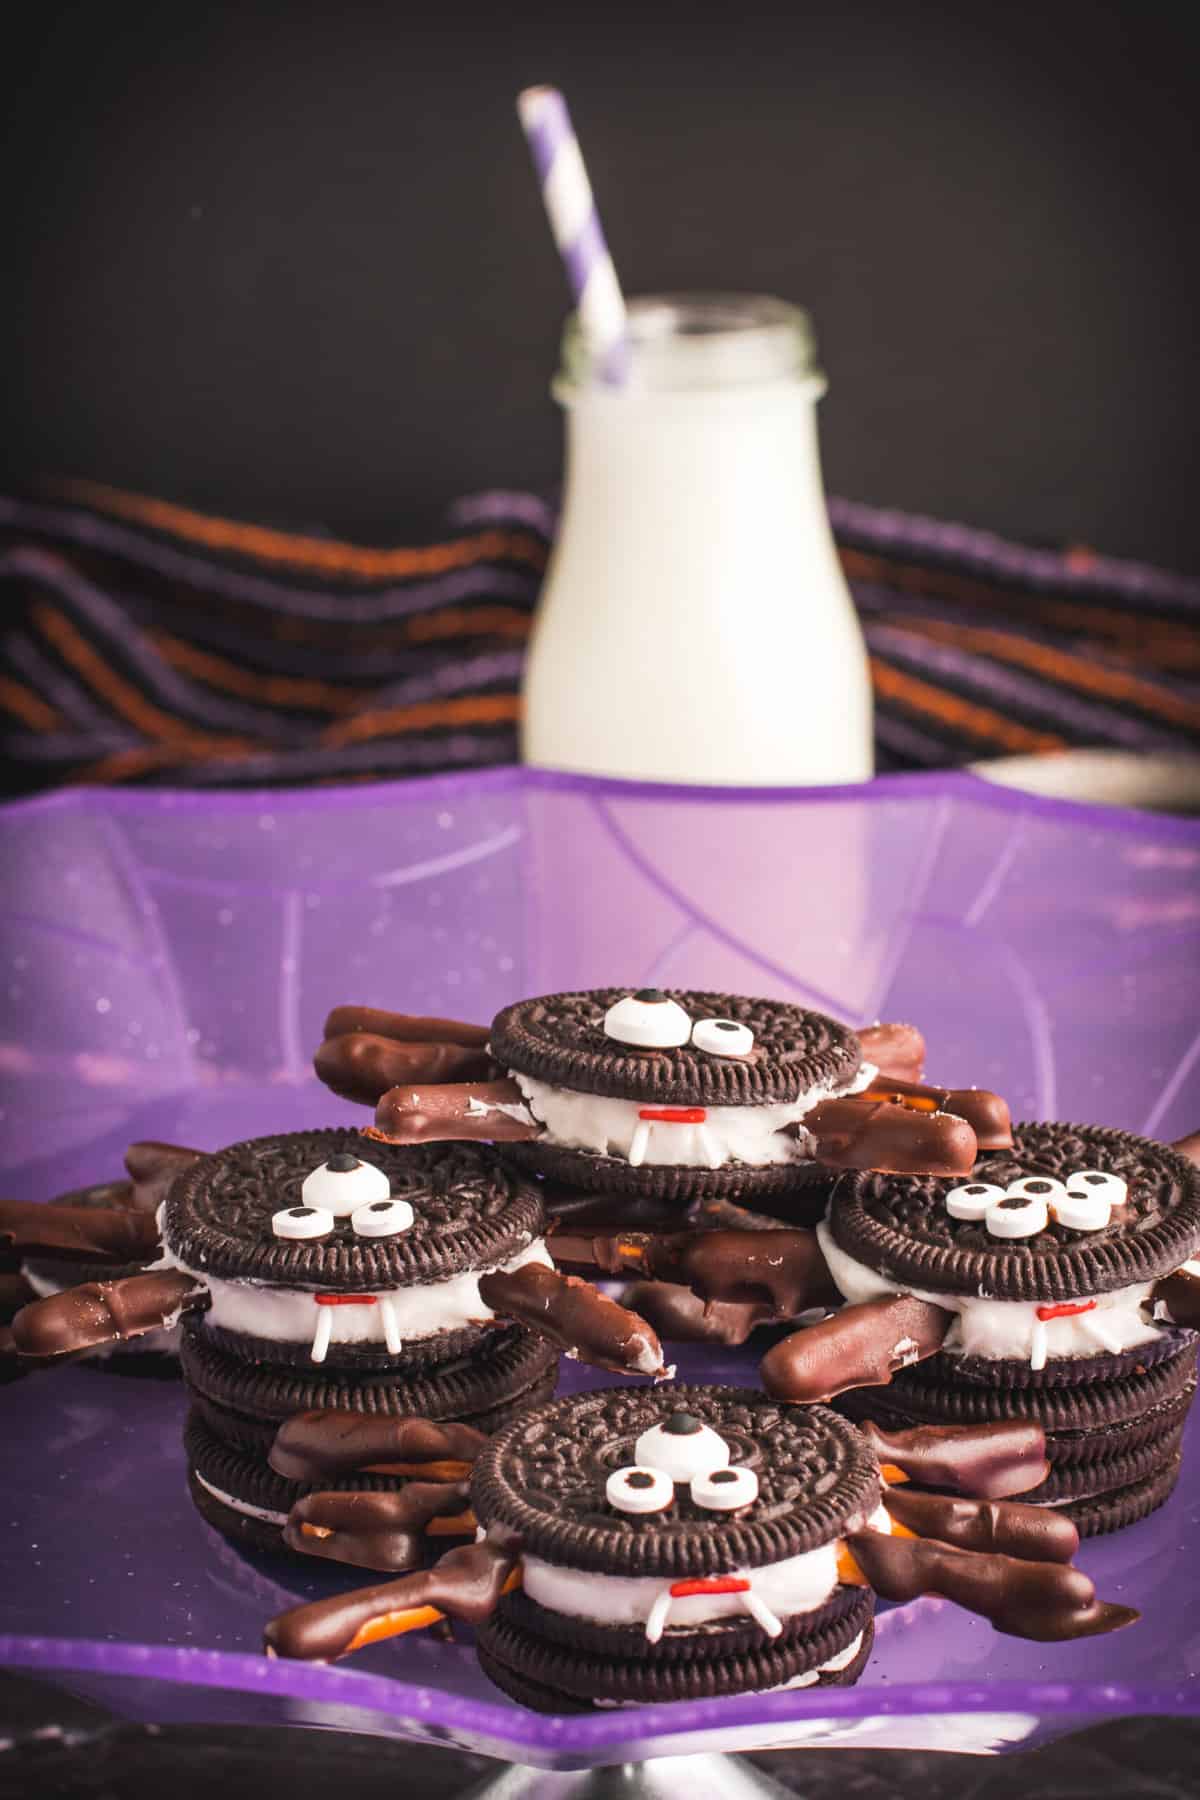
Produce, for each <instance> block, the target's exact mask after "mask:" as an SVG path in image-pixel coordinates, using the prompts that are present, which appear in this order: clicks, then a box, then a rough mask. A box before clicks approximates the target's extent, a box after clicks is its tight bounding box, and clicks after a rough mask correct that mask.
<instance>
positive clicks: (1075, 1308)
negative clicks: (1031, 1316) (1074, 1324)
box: [1037, 1300, 1096, 1321]
mask: <svg viewBox="0 0 1200 1800" xmlns="http://www.w3.org/2000/svg"><path fill="white" fill-rule="evenodd" d="M1095 1304H1096V1302H1095V1301H1094V1300H1064V1301H1063V1302H1062V1303H1061V1305H1059V1306H1039V1307H1038V1309H1037V1316H1038V1318H1039V1319H1042V1320H1043V1321H1044V1320H1046V1319H1073V1318H1074V1317H1075V1315H1076V1313H1085V1312H1091V1310H1092V1308H1093V1307H1094V1306H1095Z"/></svg>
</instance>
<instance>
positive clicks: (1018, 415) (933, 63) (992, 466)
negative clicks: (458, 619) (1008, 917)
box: [0, 0, 1200, 571]
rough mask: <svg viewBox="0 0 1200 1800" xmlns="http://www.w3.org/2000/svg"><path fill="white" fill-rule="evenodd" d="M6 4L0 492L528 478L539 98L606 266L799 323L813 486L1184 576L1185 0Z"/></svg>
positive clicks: (266, 489) (1194, 562) (434, 498)
mask: <svg viewBox="0 0 1200 1800" xmlns="http://www.w3.org/2000/svg"><path fill="white" fill-rule="evenodd" d="M30 11H31V16H27V17H26V19H25V21H24V23H23V24H22V25H21V26H20V28H19V35H18V38H17V41H16V43H15V46H14V47H13V50H12V53H11V56H10V58H9V70H8V75H9V81H8V86H9V88H10V95H9V104H8V118H7V125H6V128H5V132H6V137H7V139H8V141H7V143H6V144H5V146H4V155H3V159H2V160H3V168H4V173H3V177H2V180H3V190H2V192H0V202H2V204H3V207H4V220H5V227H6V230H5V237H6V250H7V255H6V257H5V263H6V266H7V274H6V277H5V280H4V283H3V284H2V286H3V297H2V299H0V330H2V331H3V336H4V341H5V344H6V346H7V364H8V369H9V373H10V377H11V379H10V381H9V382H8V383H7V384H6V388H7V397H6V403H5V414H6V416H5V417H4V418H3V420H2V421H0V423H2V424H3V432H2V433H0V445H2V449H0V478H3V479H4V480H5V481H6V482H8V483H18V484H22V485H24V484H26V483H28V481H29V480H30V479H31V478H33V477H35V476H38V475H41V474H47V473H49V474H70V475H86V476H91V477H93V478H98V479H101V480H106V481H110V482H112V483H115V484H119V485H124V486H129V487H133V488H136V489H140V490H143V491H149V492H153V493H157V494H161V495H164V496H167V497H170V498H173V499H177V500H182V501H185V502H189V503H192V504H195V505H199V506H204V507H211V508H215V509H222V510H227V511H231V512H234V513H237V514H240V515H243V516H245V515H251V514H257V515H261V516H264V517H267V518H269V519H271V520H273V521H275V522H279V523H289V524H295V525H301V526H314V525H321V526H324V527H326V528H328V529H330V530H333V531H336V532H339V533H344V534H353V535H360V536H365V537H373V538H382V539H387V538H392V539H402V538H403V537H404V536H405V535H406V534H409V533H414V532H417V531H421V530H424V529H426V528H427V527H430V526H431V525H432V523H433V521H434V520H435V518H436V515H437V513H438V511H439V510H440V508H441V507H442V505H443V504H444V503H445V501H446V500H448V499H449V498H450V497H451V496H453V495H454V494H456V493H459V492H463V491H467V490H471V489H474V488H480V487H486V486H493V485H504V486H512V487H526V486H534V487H546V486H549V485H552V484H553V483H554V481H555V480H556V478H557V474H558V467H559V443H560V439H559V421H558V419H557V417H556V413H555V409H554V407H553V405H552V403H551V402H550V400H549V398H548V395H547V381H548V378H549V376H550V373H551V371H552V368H553V364H554V358H555V352H556V340H557V335H558V331H559V328H560V325H561V320H562V315H563V312H564V309H565V293H564V288H563V281H562V275H561V271H560V268H559V265H558V262H557V258H556V255H555V252H554V250H553V247H552V244H551V240H550V237H549V233H548V231H547V228H546V225H545V223H544V220H543V217H542V215H541V211H540V202H539V198H538V194H537V191H536V187H535V183H534V180H533V177H532V173H531V170H530V167H529V164H528V160H527V156H526V152H525V148H524V144H523V142H522V139H521V137H520V133H519V131H518V127H517V124H516V120H515V116H514V113H513V106H512V101H513V96H514V94H515V92H516V90H517V89H518V88H519V87H520V86H522V85H524V84H527V83H529V82H532V81H536V80H546V81H555V82H558V83H559V84H561V85H562V86H563V87H564V89H565V90H566V92H567V94H568V97H569V99H570V102H571V105H572V108H573V112H574V115H575V120H576V124H577V126H578V128H579V131H580V135H581V137H582V140H583V143H584V147H585V151H586V154H587V157H588V161H589V164H590V167H591V170H592V177H593V182H594V185H595V188H596V190H597V194H598V197H599V200H600V203H601V207H602V210H603V215H604V219H605V222H606V226H607V230H608V234H609V237H610V240H611V244H612V248H613V251H614V254H615V257H616V260H617V264H618V267H619V269H620V271H621V272H622V276H623V279H624V281H625V283H626V285H627V287H628V288H629V289H630V290H631V291H633V290H642V291H647V290H655V289H658V290H662V289H671V288H705V287H708V288H713V287H721V286H726V287H735V288H742V289H758V290H766V291H769V292H775V293H778V294H781V295H783V296H785V297H787V298H790V299H794V300H798V301H801V302H802V303H804V304H806V305H807V306H809V307H810V308H811V310H812V313H813V315H814V317H815V320H816V324H817V330H818V338H819V344H820V348H821V355H822V361H823V363H824V366H825V368H826V370H827V371H828V374H829V377H830V382H831V391H830V395H829V397H828V399H827V400H826V401H825V403H824V409H823V443H824V454H825V463H826V476H827V485H828V487H829V489H830V490H831V491H832V492H835V493H840V494H845V495H848V496H851V497H853V498H856V499H859V500H866V501H870V502H874V503H876V504H881V505H890V506H897V507H901V508H905V509H909V510H916V511H924V512H928V513H932V514H935V515H939V516H942V517H947V518H954V519H961V520H964V521H968V522H971V523H974V524H979V525H984V526H990V527H992V528H994V529H996V530H998V531H1001V532H1004V533H1008V534H1011V535H1014V536H1019V537H1023V538H1025V539H1029V540H1034V541H1039V542H1049V543H1063V542H1073V541H1083V542H1087V543H1090V544H1092V545H1095V546H1097V547H1099V548H1101V549H1105V550H1108V551H1111V552H1115V553H1118V554H1125V555H1131V556H1137V557H1143V558H1149V559H1152V560H1156V561H1160V562H1164V563H1168V564H1173V565H1175V566H1176V567H1179V568H1183V569H1188V570H1193V571H1195V570H1200V541H1198V534H1197V529H1196V524H1195V516H1194V515H1195V507H1196V502H1195V492H1196V475H1197V467H1196V456H1195V419H1196V415H1197V410H1198V401H1200V374H1198V369H1197V354H1196V335H1197V334H1196V324H1195V317H1194V310H1193V304H1194V288H1195V284H1194V276H1195V272H1196V253H1195V242H1194V240H1195V210H1196V197H1197V193H1198V192H1200V183H1198V181H1197V175H1198V173H1200V168H1198V164H1200V152H1198V150H1197V142H1196V133H1195V129H1194V124H1193V117H1194V99H1195V94H1194V90H1193V89H1192V87H1191V84H1192V82H1193V76H1192V72H1191V71H1192V65H1193V58H1194V54H1195V50H1196V41H1195V27H1194V25H1190V24H1188V23H1187V19H1188V18H1189V16H1190V18H1192V19H1194V17H1195V9H1191V8H1189V9H1184V8H1174V7H1172V8H1167V7H1164V6H1160V5H1157V4H1148V5H1147V4H1142V5H1138V6H1133V5H1110V6H1104V5H1091V6H1083V5H1079V6H1076V5H1058V4H1051V5H1048V6H1046V5H1018V6H1016V7H999V6H997V7H992V8H987V9H981V8H973V7H971V6H970V5H969V4H967V5H963V6H960V7H957V8H956V7H952V6H950V5H946V4H942V5H931V6H915V5H904V4H891V5H889V4H883V3H878V4H872V3H870V0H857V3H856V0H850V3H848V4H845V5H840V6H839V5H828V4H819V5H804V4H800V5H795V6H792V7H790V8H785V7H776V8H771V9H767V8H763V7H760V6H755V5H753V4H751V5H745V6H737V5H734V4H729V5H726V6H724V7H722V8H720V9H717V8H714V7H712V6H706V5H690V6H667V5H657V6H655V5H645V6H642V7H630V6H627V5H622V4H621V3H620V0H611V3H610V4H608V5H604V6H584V7H579V6H573V5H572V4H571V0H560V3H559V4H558V5H557V6H554V7H551V6H545V7H541V6H532V7H531V6H523V7H517V8H515V9H514V8H510V7H508V6H505V5H504V4H501V3H497V4H495V5H492V6H489V7H483V6H476V7H465V8H464V7H461V6H455V5H453V4H449V5H446V6H443V7H440V8H439V7H431V6H429V5H428V4H426V5H423V6H422V7H421V8H420V9H419V10H417V9H413V8H410V7H406V6H405V5H404V4H403V0H389V3H388V4H378V3H375V4H372V3H369V0H346V3H345V4H340V5H335V4H329V5H324V6H314V5H310V4H305V3H304V0H299V3H297V4H293V5H284V4H278V3H277V4H275V5H265V4H257V3H256V0H248V3H247V4H244V5H231V4H217V5H213V6H208V7H204V8H201V7H196V6H192V7H188V6H180V5H171V4H159V5H150V4H147V3H141V4H136V3H135V4H131V3H130V0H113V4H111V5H98V4H93V5H83V6H80V5H73V6H66V5H63V4H61V3H60V0H50V3H49V4H44V5H41V6H38V7H36V8H35V9H30ZM11 29H12V28H11V26H10V27H9V30H10V31H11Z"/></svg>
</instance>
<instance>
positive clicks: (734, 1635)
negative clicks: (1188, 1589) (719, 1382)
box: [266, 1387, 1136, 1712]
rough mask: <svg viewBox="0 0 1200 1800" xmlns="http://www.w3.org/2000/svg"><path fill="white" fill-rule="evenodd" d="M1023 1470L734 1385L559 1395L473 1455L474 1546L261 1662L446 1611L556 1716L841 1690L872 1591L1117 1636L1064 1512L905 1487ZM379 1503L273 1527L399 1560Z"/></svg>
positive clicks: (285, 1640) (330, 1507) (371, 1591)
mask: <svg viewBox="0 0 1200 1800" xmlns="http://www.w3.org/2000/svg"><path fill="white" fill-rule="evenodd" d="M1044 1468H1045V1461H1044V1456H1043V1445H1042V1442H1041V1434H1040V1432H1039V1431H1038V1429H1037V1428H1036V1426H1034V1427H1030V1426H1028V1425H1025V1424H1021V1425H1018V1426H987V1427H984V1428H982V1429H981V1430H976V1431H940V1432H938V1431H935V1432H925V1433H915V1434H914V1433H907V1434H906V1433H899V1434H895V1435H893V1436H888V1435H887V1434H886V1433H883V1432H879V1431H875V1432H874V1433H873V1435H871V1436H868V1435H867V1434H864V1433H862V1432H860V1431H858V1430H857V1429H855V1428H854V1427H853V1426H852V1425H850V1424H849V1423H848V1422H847V1421H846V1420H844V1419H841V1418H839V1417H838V1415H837V1414H836V1413H834V1412H832V1411H830V1410H829V1409H828V1408H826V1407H808V1408H801V1407H788V1406H780V1405H778V1404H777V1403H775V1402H773V1401H771V1400H770V1399H769V1398H768V1397H767V1396H765V1395H764V1394H762V1393H760V1392H757V1391H754V1390H749V1389H739V1388H728V1387H680V1388H673V1389H670V1390H660V1391H658V1392H653V1391H650V1390H646V1389H630V1388H626V1389H621V1390H609V1391H607V1392H599V1393H591V1394H580V1395H576V1396H574V1397H573V1398H570V1399H562V1400H556V1401H551V1402H549V1403H547V1404H546V1405H545V1406H541V1407H538V1408H536V1409H533V1410H531V1411H530V1412H528V1413H526V1414H524V1415H523V1416H522V1417H521V1418H519V1419H517V1420H514V1421H513V1423H512V1424H511V1425H509V1426H507V1427H506V1428H505V1429H504V1430H503V1431H502V1432H500V1433H499V1434H498V1435H497V1436H496V1437H494V1438H491V1439H490V1440H489V1441H488V1442H486V1443H485V1444H484V1445H483V1446H482V1447H481V1449H480V1450H479V1452H478V1454H477V1456H476V1457H475V1459H474V1465H473V1469H472V1473H471V1480H470V1488H469V1495H470V1502H471V1508H472V1514H473V1517H474V1519H475V1521H476V1523H477V1526H478V1529H479V1537H478V1541H477V1542H476V1543H474V1544H472V1545H469V1546H464V1547H462V1548H460V1549H457V1550H453V1551H451V1552H450V1553H449V1554H448V1555H447V1556H445V1557H443V1558H442V1560H441V1561H440V1562H439V1563H438V1564H437V1565H435V1567H433V1568H432V1569H423V1570H420V1571H418V1572H416V1573H413V1574H409V1575H407V1576H406V1577H404V1578H403V1579H402V1580H400V1581H397V1582H391V1583H387V1584H383V1585H381V1586H378V1587H373V1588H368V1589H365V1590H361V1591H359V1592H356V1593H350V1594H346V1595H339V1596H336V1597H334V1598H333V1599H330V1600H326V1601H319V1602H317V1603H316V1604H314V1605H309V1606H303V1607H298V1608H294V1609H293V1610H292V1611H291V1612H289V1613H285V1614H283V1615H282V1616H281V1617H280V1618H277V1619H275V1620H274V1621H272V1623H271V1625H270V1626H269V1627H268V1630H267V1639H266V1641H267V1647H268V1649H269V1650H270V1651H272V1652H273V1653H274V1654H277V1655H284V1656H293V1657H302V1658H307V1659H311V1660H329V1659H331V1658H333V1657H336V1656H341V1655H345V1654H347V1653H348V1652H350V1651H353V1650H355V1649H358V1648H360V1647H362V1646H363V1645H365V1644H368V1643H373V1642H377V1641H379V1640H380V1639H383V1638H387V1637H392V1636H395V1635H398V1634H399V1633H401V1632H404V1631H407V1630H411V1629H413V1628H415V1627H418V1626H421V1625H424V1624H428V1623H430V1622H431V1621H432V1620H434V1619H436V1618H437V1617H438V1616H440V1615H442V1614H448V1615H450V1616H452V1617H456V1618H463V1619H467V1620H469V1621H470V1622H471V1623H472V1624H474V1625H475V1627H476V1633H477V1636H476V1644H477V1650H478V1654H479V1658H480V1661H481V1663H482V1665H483V1667H484V1669H485V1670H486V1671H487V1673H488V1674H489V1675H490V1676H491V1677H492V1679H493V1680H494V1681H495V1682H496V1684H497V1685H498V1686H499V1687H501V1688H503V1689H504V1691H505V1692H506V1693H508V1694H510V1695H511V1696H512V1697H513V1698H514V1699H517V1700H520V1701H523V1702H524V1703H525V1704H526V1705H528V1706H532V1707H535V1708H537V1709H539V1710H543V1711H555V1712H561V1711H579V1710H587V1709H589V1708H595V1707H606V1706H622V1705H637V1704H646V1703H651V1702H655V1701H664V1700H685V1699H698V1698H705V1697H710V1696H713V1695H719V1694H736V1693H748V1692H763V1691H770V1690H773V1689H780V1688H802V1687H812V1686H817V1685H824V1686H829V1685H846V1684H848V1683H851V1682H853V1681H855V1680H856V1679H857V1678H858V1676H859V1674H860V1673H861V1671H862V1669H863V1667H864V1666H865V1664H866V1662H867V1659H868V1657H869V1655H870V1651H871V1642H872V1618H873V1613H874V1600H875V1595H876V1594H877V1593H878V1594H880V1595H883V1596H885V1597H888V1598H896V1599H911V1598H913V1597H914V1596H915V1595H916V1594H918V1593H933V1592H937V1593H940V1594H944V1595H946V1596H947V1597H949V1598H951V1599H955V1600H957V1601H959V1602H960V1603H961V1604H963V1605H965V1606H967V1607H969V1608H971V1609H972V1610H974V1611H976V1612H979V1613H981V1614H983V1616H985V1617H987V1618H989V1619H991V1620H992V1622H993V1623H994V1624H995V1625H996V1626H997V1627H998V1629H1000V1630H1004V1631H1010V1632H1016V1633H1017V1634H1019V1635H1023V1636H1028V1637H1033V1638H1039V1639H1042V1640H1048V1639H1054V1638H1064V1637H1075V1636H1081V1635H1085V1634H1092V1633H1096V1632H1102V1631H1109V1630H1113V1629H1115V1628H1116V1627H1118V1626H1120V1625H1124V1624H1128V1623H1131V1622H1132V1620H1133V1618H1134V1617H1135V1616H1136V1615H1134V1614H1132V1613H1131V1612H1129V1611H1128V1610H1127V1609H1125V1608H1119V1607H1111V1606H1107V1605H1105V1604H1104V1603H1103V1602H1101V1601H1099V1600H1097V1598H1096V1594H1095V1590H1094V1588H1093V1586H1092V1584H1091V1582H1090V1581H1088V1579H1087V1578H1086V1577H1085V1576H1083V1575H1082V1574H1081V1573H1080V1572H1079V1571H1078V1570H1076V1569H1074V1568H1072V1567H1071V1566H1070V1563H1071V1557H1072V1556H1073V1554H1074V1551H1075V1548H1076V1547H1077V1545H1078V1536H1077V1534H1076V1532H1075V1530H1074V1528H1073V1526H1071V1524H1070V1523H1069V1521H1067V1520H1065V1519H1059V1518H1056V1517H1053V1516H1050V1515H1047V1514H1046V1513H1045V1512H1044V1511H1043V1510H1042V1509H1039V1508H1036V1507H1028V1506H1025V1505H1022V1504H1020V1503H1019V1502H1017V1503H1013V1502H1010V1501H1007V1500H1004V1499H1000V1498H991V1499H985V1500H975V1499H968V1498H961V1497H958V1494H931V1493H925V1492H921V1491H918V1489H917V1487H916V1486H915V1485H914V1484H916V1483H918V1482H921V1481H925V1482H929V1483H930V1484H932V1483H934V1482H936V1483H937V1484H938V1485H940V1486H943V1487H951V1488H956V1489H958V1490H959V1494H961V1493H962V1491H963V1490H964V1489H966V1490H968V1491H969V1490H970V1489H971V1488H972V1487H973V1486H974V1487H976V1488H981V1489H982V1491H983V1492H985V1493H988V1494H991V1495H993V1496H999V1495H1005V1494H1011V1493H1013V1492H1019V1491H1020V1490H1021V1489H1022V1488H1023V1487H1027V1486H1029V1485H1030V1483H1032V1482H1034V1481H1036V1480H1037V1479H1038V1477H1039V1475H1040V1473H1041V1472H1042V1471H1043V1470H1044ZM891 1483H903V1484H904V1485H903V1486H892V1485H889V1484H891ZM392 1504H393V1503H392V1502H391V1501H390V1500H389V1499H386V1498H385V1499H382V1500H380V1501H378V1502H376V1501H373V1500H371V1499H367V1500H366V1504H365V1505H364V1510H363V1515H362V1524H361V1527H359V1526H356V1524H355V1520H354V1516H353V1514H352V1513H351V1512H350V1510H349V1509H348V1506H347V1502H346V1500H345V1498H344V1496H342V1495H336V1494H331V1495H328V1496H322V1495H314V1496H312V1497H310V1498H309V1499H308V1500H306V1501H304V1502H301V1503H300V1505H298V1506H297V1507H296V1508H295V1509H294V1511H293V1514H292V1519H291V1521H290V1523H289V1532H291V1533H302V1532H305V1531H307V1532H310V1533H311V1532H315V1533H316V1534H317V1536H316V1538H315V1540H311V1539H310V1540H309V1541H312V1542H314V1543H315V1546H316V1549H317V1554H321V1555H333V1556H335V1557H340V1558H341V1559H342V1560H350V1561H366V1560H367V1558H366V1557H365V1556H362V1555H360V1554H358V1551H359V1550H360V1549H361V1548H362V1547H363V1546H364V1544H365V1542H366V1539H367V1538H368V1536H369V1537H370V1538H371V1541H372V1543H373V1545H374V1549H375V1554H376V1557H377V1564H378V1566H382V1567H387V1566H391V1567H395V1566H398V1563H397V1556H399V1557H400V1558H403V1557H404V1556H407V1555H410V1554H411V1548H410V1546H409V1545H408V1544H407V1543H406V1542H405V1540H404V1537H403V1534H402V1533H400V1534H399V1535H398V1536H397V1539H396V1541H395V1545H394V1546H393V1545H392V1544H391V1543H389V1542H388V1540H387V1536H386V1531H385V1530H384V1529H383V1527H384V1525H385V1522H386V1515H387V1512H388V1510H389V1509H390V1508H391V1506H392ZM321 1534H323V1535H321ZM331 1546H332V1548H331ZM400 1566H402V1564H401V1565H400Z"/></svg>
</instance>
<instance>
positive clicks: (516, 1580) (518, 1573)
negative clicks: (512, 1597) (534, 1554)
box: [500, 1563, 524, 1594]
mask: <svg viewBox="0 0 1200 1800" xmlns="http://www.w3.org/2000/svg"><path fill="white" fill-rule="evenodd" d="M523 1576H524V1571H523V1569H522V1567H521V1565H520V1563H518V1564H517V1566H516V1568H515V1569H514V1570H513V1572H512V1574H511V1575H510V1576H509V1578H508V1580H507V1581H506V1582H505V1584H504V1586H503V1587H502V1588H501V1589H500V1592H501V1593H502V1594H511V1593H512V1592H513V1591H514V1589H516V1588H519V1587H520V1585H521V1581H522V1579H523Z"/></svg>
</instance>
